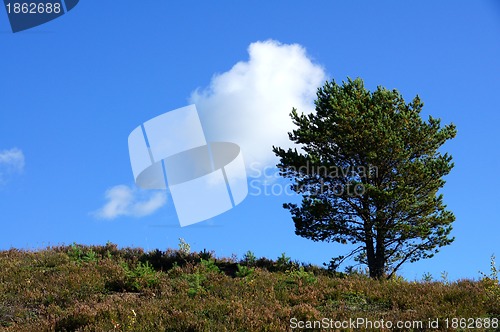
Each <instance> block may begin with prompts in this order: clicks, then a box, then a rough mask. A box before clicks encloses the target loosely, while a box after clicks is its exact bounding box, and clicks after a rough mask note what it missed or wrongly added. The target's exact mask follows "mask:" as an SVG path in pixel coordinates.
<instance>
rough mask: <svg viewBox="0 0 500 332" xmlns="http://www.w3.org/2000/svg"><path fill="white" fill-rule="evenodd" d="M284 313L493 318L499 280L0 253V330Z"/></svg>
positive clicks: (251, 327)
mask: <svg viewBox="0 0 500 332" xmlns="http://www.w3.org/2000/svg"><path fill="white" fill-rule="evenodd" d="M247 265H248V266H247ZM245 268H247V270H244V269H245ZM292 317H295V318H297V319H298V320H320V319H322V318H323V317H327V318H331V319H334V320H349V318H357V317H363V318H366V319H371V320H380V319H384V320H385V321H387V320H392V321H398V320H400V321H409V320H421V321H425V322H427V321H428V319H429V318H432V319H436V318H440V319H445V318H453V317H458V318H487V317H489V318H497V319H498V318H500V286H499V285H498V280H495V279H494V278H488V277H485V276H483V278H481V279H480V280H476V281H474V280H460V281H456V282H446V281H443V282H436V281H419V282H409V281H405V280H404V279H402V278H395V279H393V280H384V281H377V280H372V279H369V278H368V277H366V276H365V275H363V274H357V273H354V274H350V275H345V274H340V273H336V274H334V273H330V272H329V271H327V270H325V269H322V268H319V267H316V266H311V265H304V264H302V267H301V265H300V264H297V263H294V262H291V261H290V260H281V261H280V260H278V261H272V260H269V259H264V258H263V259H258V260H253V261H252V262H248V260H241V261H239V262H237V261H235V259H234V258H232V259H227V258H215V257H214V255H213V253H211V252H206V251H203V252H199V253H187V252H183V251H176V250H171V249H169V250H167V251H165V252H162V251H159V250H156V251H153V252H148V253H146V252H144V251H143V250H142V249H133V248H124V249H118V248H117V246H116V245H114V244H110V243H108V244H107V245H105V246H83V245H75V244H74V245H72V246H59V247H50V248H47V249H44V250H39V251H22V250H17V249H10V250H7V251H1V252H0V330H1V331H16V332H19V331H27V332H33V331H217V332H218V331H287V330H291V328H290V319H291V318H292ZM297 330H299V329H297ZM424 330H425V329H424ZM428 330H429V331H430V329H428ZM440 330H443V331H444V330H446V328H445V327H444V326H441V327H440ZM448 330H450V331H452V330H453V329H451V328H449V329H448ZM481 330H484V329H475V331H481ZM490 330H492V329H490ZM393 331H395V329H393Z"/></svg>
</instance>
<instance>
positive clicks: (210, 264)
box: [200, 258, 220, 273]
mask: <svg viewBox="0 0 500 332" xmlns="http://www.w3.org/2000/svg"><path fill="white" fill-rule="evenodd" d="M200 264H201V266H202V268H203V269H204V270H205V271H207V272H213V273H220V269H219V267H218V266H217V265H216V264H215V260H214V259H209V260H204V259H203V258H202V259H201V261H200Z"/></svg>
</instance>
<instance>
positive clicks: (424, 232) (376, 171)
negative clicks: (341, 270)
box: [273, 78, 456, 278]
mask: <svg viewBox="0 0 500 332" xmlns="http://www.w3.org/2000/svg"><path fill="white" fill-rule="evenodd" d="M422 108H423V103H422V101H421V100H420V98H419V97H418V96H416V97H415V98H414V99H413V100H412V101H411V102H409V103H406V102H405V100H404V99H403V96H402V95H401V94H400V93H399V92H398V91H397V90H387V89H385V88H383V87H378V88H377V89H376V90H375V91H374V92H371V91H368V90H367V89H366V88H365V87H364V84H363V81H362V80H361V79H359V78H358V79H355V80H351V79H348V81H347V82H343V84H342V85H338V84H337V83H335V81H332V82H326V83H325V85H324V86H323V87H322V88H320V89H318V92H317V99H316V108H315V111H314V112H312V113H310V114H308V115H305V114H299V113H298V111H297V110H296V109H293V110H292V113H291V117H292V120H293V122H294V124H295V125H296V129H295V130H293V131H292V132H291V133H289V137H290V140H291V141H292V142H294V143H296V144H297V148H296V149H288V150H284V149H282V148H280V147H273V151H274V153H275V154H276V155H277V156H278V157H279V158H280V163H279V164H278V167H279V169H280V172H281V174H282V176H284V177H286V178H289V179H290V180H291V181H292V189H293V190H294V191H296V192H297V193H298V194H301V195H302V197H303V199H302V202H301V204H292V203H290V204H285V205H284V207H285V208H286V209H288V210H289V211H290V212H291V214H292V219H293V222H294V224H295V229H296V231H295V232H296V234H297V235H299V236H302V237H305V238H308V239H311V240H313V241H328V242H337V243H341V244H348V243H349V244H352V245H354V248H355V249H354V250H353V251H351V252H350V253H349V254H347V255H345V256H339V257H334V258H333V259H332V262H331V264H330V267H331V268H332V269H335V268H337V267H338V266H339V265H340V264H341V263H342V262H344V261H345V260H346V259H347V258H349V257H354V259H355V260H356V261H357V262H359V263H362V264H366V265H367V266H368V268H369V271H370V276H371V277H373V278H381V277H383V276H387V277H388V278H390V277H391V275H393V274H394V273H395V272H396V271H397V270H398V268H400V266H401V265H402V264H403V263H405V262H415V261H418V260H420V259H425V258H430V257H432V256H433V255H434V254H435V253H436V252H438V250H439V248H440V247H442V246H446V245H449V244H451V243H452V241H453V237H450V232H451V229H452V223H453V221H454V220H455V216H454V215H453V213H452V212H450V211H448V210H446V206H445V205H444V203H443V195H442V194H439V193H438V191H439V189H440V188H442V187H443V186H444V184H445V181H444V180H443V177H444V176H446V175H447V174H448V173H449V172H450V171H451V169H452V168H453V163H452V162H451V160H452V157H451V156H450V155H448V154H447V153H444V154H443V153H441V152H440V148H441V147H442V145H443V144H444V143H445V142H446V141H447V140H449V139H452V138H453V137H455V135H456V128H455V126H454V125H453V124H450V125H446V126H444V127H441V124H440V120H439V119H436V118H433V117H432V116H429V118H428V120H427V121H425V120H423V119H422V117H421V115H420V113H421V111H422ZM299 147H300V149H299V150H298V148H299Z"/></svg>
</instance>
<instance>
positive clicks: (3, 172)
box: [0, 148, 24, 183]
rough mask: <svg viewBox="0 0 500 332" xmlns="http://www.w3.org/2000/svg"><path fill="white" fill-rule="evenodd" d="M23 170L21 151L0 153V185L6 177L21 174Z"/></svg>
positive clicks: (11, 150) (3, 151) (15, 149)
mask: <svg viewBox="0 0 500 332" xmlns="http://www.w3.org/2000/svg"><path fill="white" fill-rule="evenodd" d="M23 170H24V154H23V151H21V150H20V149H18V148H13V149H10V150H1V151H0V183H2V182H5V180H6V177H7V176H9V175H11V174H14V173H21V172H22V171H23Z"/></svg>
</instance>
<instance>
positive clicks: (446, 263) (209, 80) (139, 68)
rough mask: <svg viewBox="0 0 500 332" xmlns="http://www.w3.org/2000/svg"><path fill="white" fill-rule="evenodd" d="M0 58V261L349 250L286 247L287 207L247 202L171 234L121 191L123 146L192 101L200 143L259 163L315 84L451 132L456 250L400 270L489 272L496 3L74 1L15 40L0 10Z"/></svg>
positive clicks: (495, 158) (150, 209)
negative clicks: (87, 248)
mask: <svg viewBox="0 0 500 332" xmlns="http://www.w3.org/2000/svg"><path fill="white" fill-rule="evenodd" d="M0 50H1V53H0V54H1V55H0V60H1V61H0V223H1V226H2V231H1V233H0V248H1V249H6V248H10V247H17V248H42V247H45V246H47V245H58V244H70V243H73V242H77V243H84V244H104V243H106V242H107V241H111V242H114V243H117V244H119V245H120V246H140V247H143V248H145V249H155V248H159V249H166V248H168V247H172V248H176V247H177V245H178V242H179V241H178V239H179V238H184V239H185V240H186V242H188V243H190V244H191V246H192V248H193V249H194V250H202V249H204V248H207V249H208V250H215V252H216V254H217V255H218V256H230V255H231V254H233V253H234V254H237V255H238V256H239V257H241V256H242V255H243V254H244V253H245V252H246V251H247V250H252V251H253V252H254V253H255V254H256V255H257V256H266V257H270V258H276V257H278V256H279V255H280V254H281V253H282V252H286V253H287V255H288V256H292V258H294V259H298V260H300V261H304V262H311V263H315V264H321V263H322V262H327V261H328V260H329V259H330V258H331V257H332V256H337V255H339V254H342V253H345V252H346V250H347V248H344V247H342V246H339V245H333V244H328V243H314V242H312V241H309V240H307V239H303V238H300V237H298V236H296V235H295V234H294V226H293V222H292V221H291V218H290V215H289V213H288V211H286V210H284V209H283V208H282V203H284V202H288V201H291V200H294V199H296V197H291V196H289V195H287V194H282V195H265V194H264V193H262V192H261V194H260V195H256V194H255V188H254V189H253V190H254V191H253V193H254V194H252V189H250V194H249V195H248V197H247V198H246V199H245V200H244V201H243V202H242V203H241V204H240V205H238V206H237V207H235V208H233V209H232V210H230V211H228V212H226V213H224V214H222V215H219V216H217V217H214V218H212V219H211V220H209V221H206V222H203V223H199V224H195V225H192V226H188V227H183V228H181V227H180V226H179V222H178V219H177V215H176V212H175V209H174V206H173V202H172V199H171V197H170V196H169V195H167V194H165V193H164V192H157V191H153V192H150V191H140V190H138V189H137V188H135V185H134V178H133V174H132V170H131V167H130V160H129V154H128V146H127V138H128V135H129V134H130V132H131V131H132V130H133V129H134V128H136V127H137V126H138V125H140V124H141V123H144V122H145V121H147V120H149V119H151V118H153V117H155V116H157V115H160V114H163V113H165V112H167V111H169V110H172V109H175V108H179V107H183V106H186V105H188V104H190V103H192V102H196V104H197V106H198V109H199V111H200V117H201V119H202V121H204V122H205V123H211V127H210V128H212V129H213V130H212V132H211V133H210V134H207V135H210V138H214V139H220V138H225V139H226V140H230V141H231V140H233V141H237V143H238V144H240V146H241V147H242V152H243V154H245V151H247V152H248V154H247V157H248V160H253V161H259V160H260V161H262V163H263V164H266V163H272V158H270V157H269V154H268V153H269V151H270V149H271V145H273V144H274V145H278V144H286V132H287V129H288V128H291V127H290V123H288V122H287V121H286V119H287V114H288V113H289V112H290V110H291V107H293V106H295V107H298V108H299V111H308V109H309V108H310V103H311V101H312V100H313V99H314V96H312V97H311V91H313V92H314V90H315V89H316V87H317V86H319V85H320V84H321V83H322V82H323V81H324V80H325V79H331V78H334V79H335V80H337V81H339V82H340V81H342V80H345V79H346V77H352V78H355V77H361V78H363V79H364V81H365V84H366V86H367V87H368V88H369V89H375V88H376V86H378V85H382V86H385V87H387V88H389V89H393V88H396V89H398V90H399V91H400V92H401V93H402V94H403V96H405V98H406V100H410V99H411V98H413V97H414V96H415V95H416V94H419V95H420V97H421V98H422V100H423V101H424V103H425V106H424V114H423V115H424V116H425V117H427V115H429V114H431V115H433V116H435V117H439V118H441V119H442V121H443V123H444V124H446V123H450V122H453V123H454V124H456V126H457V129H458V135H457V137H456V138H455V139H454V140H452V141H450V142H448V143H447V144H446V145H445V146H444V150H445V151H448V152H450V153H451V154H452V155H453V157H454V162H455V168H454V169H453V171H452V172H451V174H450V175H449V176H448V177H447V178H446V180H447V183H446V185H445V188H444V189H443V190H442V192H443V194H444V198H445V203H446V204H447V205H448V208H449V209H450V210H452V211H453V212H454V213H455V215H456V218H457V220H456V222H455V223H454V230H453V235H454V236H455V237H456V240H455V242H454V243H453V244H452V245H451V246H448V247H445V248H443V249H442V251H441V253H439V254H438V255H437V256H436V257H435V258H433V259H430V260H424V261H421V262H418V263H415V264H407V265H405V266H404V268H403V269H402V270H401V274H402V275H403V276H405V277H407V278H409V279H415V278H417V279H418V278H421V277H422V275H423V274H424V273H426V272H430V273H431V274H432V275H433V276H434V277H435V278H438V279H439V275H440V274H441V272H443V271H446V272H447V273H448V277H449V278H450V279H458V278H478V277H479V273H478V271H479V270H481V271H485V272H487V271H488V270H489V258H490V255H491V254H494V253H496V255H497V256H498V257H499V258H498V261H500V245H499V243H500V241H498V240H499V239H498V238H499V235H498V234H500V217H499V215H498V212H497V208H498V206H499V204H500V198H499V197H500V196H499V194H498V188H499V187H500V181H499V176H498V174H497V173H498V172H497V169H499V167H500V153H499V150H500V149H499V143H500V140H499V139H498V137H497V133H498V130H497V126H498V123H499V122H500V115H499V114H500V106H499V105H500V102H499V100H498V91H499V90H500V79H499V77H500V60H499V59H500V5H499V4H498V2H495V1H474V2H472V1H440V2H436V1H421V2H418V3H417V2H402V1H399V2H397V1H377V2H376V3H375V2H371V1H357V2H347V1H344V2H340V1H315V2H314V3H311V2H306V1H302V2H299V1H296V2H294V1H273V2H269V1H252V2H236V1H217V2H207V1H183V2H170V1H154V2H152V1H150V2H148V3H147V5H146V4H142V3H140V2H132V1H120V2H119V3H118V2H116V1H82V2H80V3H79V4H78V6H76V7H75V8H74V9H73V10H72V11H71V12H69V13H67V14H66V15H63V16H62V17H60V18H58V19H56V20H53V21H51V22H48V23H46V24H44V25H41V26H39V27H36V28H33V29H30V30H26V31H24V32H19V33H16V34H13V33H12V32H11V30H10V26H9V23H8V19H7V15H6V13H5V12H4V11H3V10H0ZM249 52H250V53H249ZM311 89H312V90H311ZM217 119H223V121H217ZM238 121H239V122H238ZM238 123H239V125H240V127H238ZM242 123H244V124H245V126H244V127H241V124H242ZM218 126H220V131H218V130H217V129H218V128H219V127H218ZM229 127H231V128H239V129H238V130H233V131H232V132H231V130H229V129H228V128H229ZM224 128H226V129H225V130H223V129H224ZM222 132H224V133H227V134H228V135H227V137H218V136H221V135H218V134H220V133H222ZM222 136H224V135H222ZM254 184H255V183H254ZM273 184H278V185H281V184H282V182H280V180H279V179H274V180H271V182H270V185H273ZM259 186H260V188H261V189H262V191H263V190H264V189H265V188H264V187H262V186H263V184H262V183H260V184H257V187H259ZM267 188H268V189H269V188H270V187H267ZM276 188H282V187H276ZM113 200H114V203H116V204H118V203H119V204H118V205H115V209H110V208H109V207H110V205H107V204H111V203H113V202H112V201H113ZM110 202H111V203H110ZM117 202H118V203H117ZM120 204H121V205H120ZM106 206H108V210H105V207H106ZM116 206H118V208H117V207H116ZM106 211H107V212H106ZM106 213H107V214H106Z"/></svg>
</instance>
